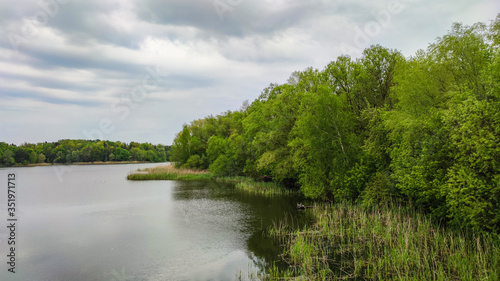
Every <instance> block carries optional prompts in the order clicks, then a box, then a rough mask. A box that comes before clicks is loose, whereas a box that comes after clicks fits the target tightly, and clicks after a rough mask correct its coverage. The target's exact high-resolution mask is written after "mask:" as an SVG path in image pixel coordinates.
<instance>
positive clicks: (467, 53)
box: [4, 15, 500, 232]
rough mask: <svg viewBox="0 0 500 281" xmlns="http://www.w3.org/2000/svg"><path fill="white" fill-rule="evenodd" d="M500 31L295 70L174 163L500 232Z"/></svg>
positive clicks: (206, 121) (186, 136) (183, 140)
mask: <svg viewBox="0 0 500 281" xmlns="http://www.w3.org/2000/svg"><path fill="white" fill-rule="evenodd" d="M499 27H500V15H499V16H498V17H497V18H496V20H494V21H493V22H492V23H491V24H489V25H487V24H483V23H478V24H474V25H472V26H466V25H463V24H460V23H455V24H453V26H452V28H451V30H450V31H449V33H448V34H446V35H444V36H443V37H440V38H438V39H437V40H436V41H435V42H433V43H431V44H430V45H429V47H428V48H427V49H426V50H419V51H418V52H417V53H416V54H415V55H413V56H411V57H404V56H403V55H402V54H401V53H400V52H398V51H397V50H392V49H388V48H385V47H382V46H379V45H374V46H371V47H369V48H367V49H366V50H365V51H364V52H363V56H362V57H361V58H358V59H351V58H350V57H348V56H345V55H343V56H340V57H338V58H337V60H335V61H332V62H330V63H329V64H328V65H327V66H326V67H325V68H324V69H322V70H318V69H312V68H308V69H305V70H304V71H299V72H294V73H293V74H292V75H291V77H290V79H288V82H287V83H285V84H281V85H279V84H271V85H270V86H269V87H267V88H266V89H264V90H263V91H262V93H261V95H260V96H259V97H258V98H257V99H256V100H255V101H253V102H252V103H251V104H248V103H246V104H245V106H243V107H242V108H241V109H240V110H238V111H227V112H225V113H222V114H220V115H217V116H208V117H206V118H203V119H200V120H195V121H193V122H191V123H190V124H186V125H185V126H184V127H183V129H182V131H181V132H179V134H178V135H177V137H176V138H175V140H174V143H173V146H172V154H171V155H172V159H171V160H172V161H174V162H176V165H178V166H183V167H189V168H194V169H210V171H211V172H212V173H214V174H215V175H218V176H251V177H260V176H264V175H267V176H270V177H272V178H273V179H274V181H277V182H281V183H283V184H285V185H286V186H289V187H297V186H300V188H301V191H302V192H303V193H304V194H305V195H306V196H308V197H310V198H313V199H329V200H333V201H343V200H348V201H358V202H360V203H362V204H379V203H381V202H383V201H387V200H400V201H403V202H408V203H410V204H413V205H415V206H418V208H420V209H422V210H424V211H425V212H428V213H431V214H432V215H433V216H436V217H438V218H441V219H443V220H444V221H447V222H449V223H450V224H453V225H457V226H460V227H470V228H474V229H480V230H488V231H496V232H498V231H500V205H499V200H500V87H499V86H500V52H499V46H500V39H499V34H500V28H499ZM16 156H17V154H16ZM5 158H6V157H5V156H4V161H8V159H7V160H6V159H5ZM7 158H9V155H7Z"/></svg>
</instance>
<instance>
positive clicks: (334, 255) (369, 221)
mask: <svg viewBox="0 0 500 281" xmlns="http://www.w3.org/2000/svg"><path fill="white" fill-rule="evenodd" d="M307 212H312V213H313V215H314V217H315V223H314V224H313V225H311V226H309V227H305V228H303V229H301V230H293V229H292V228H291V227H289V226H288V225H287V224H286V222H280V223H275V225H274V226H273V227H272V228H271V229H270V230H269V235H271V236H273V237H275V238H276V239H277V240H278V241H279V242H280V243H281V244H282V245H283V246H284V253H283V259H284V260H286V261H287V262H288V263H289V264H290V268H289V269H287V270H280V269H278V268H276V267H272V268H271V269H270V272H269V274H268V276H267V278H266V279H268V280H499V276H500V238H499V236H498V235H496V234H475V233H464V232H460V231H452V230H449V229H448V230H447V229H444V228H443V227H440V226H437V225H435V224H433V223H432V222H431V220H430V219H429V218H428V217H425V216H423V215H421V214H419V213H418V212H415V211H411V210H410V209H408V208H404V207H400V206H390V205H389V206H382V207H379V208H373V209H370V208H365V207H361V206H358V205H352V204H346V203H342V204H335V205H315V206H314V208H312V209H310V210H307Z"/></svg>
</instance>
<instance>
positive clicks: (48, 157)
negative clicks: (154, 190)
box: [0, 140, 170, 167]
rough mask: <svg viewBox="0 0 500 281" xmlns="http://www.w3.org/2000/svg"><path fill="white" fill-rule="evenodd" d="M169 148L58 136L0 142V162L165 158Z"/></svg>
mask: <svg viewBox="0 0 500 281" xmlns="http://www.w3.org/2000/svg"><path fill="white" fill-rule="evenodd" d="M169 150H170V146H163V145H161V144H159V145H152V144H149V143H137V142H131V143H129V144H127V143H122V142H112V141H101V140H60V141H58V142H44V143H37V144H31V143H25V144H22V145H21V146H16V145H14V144H11V145H9V144H7V143H5V142H0V166H6V167H10V166H30V165H44V164H88V163H108V164H109V163H131V162H132V163H134V162H136V163H137V162H166V161H167V160H168V151H169Z"/></svg>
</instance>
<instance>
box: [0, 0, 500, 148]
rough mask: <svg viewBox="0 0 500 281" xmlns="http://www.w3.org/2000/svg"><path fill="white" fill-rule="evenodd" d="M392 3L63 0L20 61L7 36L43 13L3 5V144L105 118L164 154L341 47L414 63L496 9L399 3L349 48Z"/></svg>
mask: <svg viewBox="0 0 500 281" xmlns="http://www.w3.org/2000/svg"><path fill="white" fill-rule="evenodd" d="M391 1H393V0H387V1H383V0H378V1H362V0H356V1H327V0H313V1H307V2H304V1H299V0H295V1H293V0H292V1H284V0H283V1H282V0H279V1H275V0H274V1H272V0H263V1H257V2H256V1H246V0H243V1H241V4H238V5H234V7H233V9H232V10H231V11H228V12H227V13H226V14H224V20H223V21H221V20H220V18H219V16H218V15H217V12H216V10H215V9H214V7H213V5H212V2H211V1H206V0H190V1H186V0H170V1H163V0H145V1H138V0H120V1H119V0H113V1H105V2H103V1H97V0H88V1H70V2H69V3H68V4H66V5H61V6H60V7H59V8H60V9H59V11H58V13H57V14H55V15H54V16H50V17H49V18H48V21H47V23H45V24H41V25H37V28H36V31H37V32H36V34H34V35H33V36H31V37H30V38H27V40H24V41H23V43H22V44H21V45H20V48H19V52H15V51H14V50H13V49H12V47H11V42H10V41H9V39H8V37H7V36H6V35H7V34H17V35H19V36H25V34H24V33H23V27H24V26H23V25H24V24H25V22H26V19H29V17H31V16H33V15H34V14H35V13H37V12H38V11H40V10H41V8H40V6H39V5H38V4H37V2H38V1H36V0H20V1H17V2H16V5H13V4H10V3H7V2H2V3H0V22H1V23H2V24H1V26H2V27H1V31H2V34H3V37H0V85H1V86H0V99H1V100H2V104H1V105H0V119H1V120H2V122H1V123H0V131H2V132H4V133H3V134H2V139H0V141H7V142H16V143H22V142H24V141H31V142H36V141H45V140H48V141H53V140H57V139H59V138H83V137H84V135H82V130H91V129H93V128H95V127H96V126H98V124H99V121H100V120H102V119H103V118H109V119H111V120H112V121H113V122H114V124H115V125H116V129H115V131H114V132H113V133H110V134H108V135H107V136H105V138H109V139H113V140H121V141H132V140H135V141H150V142H153V143H164V144H170V143H171V141H172V139H173V137H174V136H175V134H176V133H177V131H178V130H180V128H181V126H182V124H183V123H185V122H190V121H191V120H193V119H196V118H201V117H204V116H206V115H208V114H218V113H220V112H223V111H226V110H227V109H232V110H235V109H238V108H239V107H240V105H241V103H242V101H243V100H246V99H249V100H253V99H255V98H257V97H258V95H259V94H260V91H261V90H262V89H263V88H265V87H266V86H268V85H269V84H270V83H273V82H278V83H284V82H285V81H286V79H287V78H288V77H289V76H290V74H291V73H292V72H293V71H296V70H303V69H305V68H306V67H309V66H313V67H316V68H323V67H324V66H325V65H327V64H328V63H329V62H330V61H331V60H334V59H335V58H336V57H337V56H339V55H341V54H342V53H343V52H344V51H345V48H342V46H343V45H345V44H348V45H351V46H355V47H361V49H362V48H365V47H368V46H369V45H370V44H382V45H384V46H386V47H389V48H396V49H399V50H401V51H403V53H404V54H405V55H411V54H413V53H414V52H415V51H416V50H417V49H419V48H425V47H426V46H427V45H428V43H430V42H432V41H433V40H434V39H435V38H436V37H437V36H441V35H444V34H445V33H446V31H447V30H449V28H450V26H451V23H452V22H453V21H463V22H465V23H466V24H472V23H474V22H477V21H483V22H486V21H489V20H491V19H494V18H495V16H496V13H497V12H498V10H499V9H498V8H499V4H498V3H497V1H493V0H483V1H475V2H471V1H466V0H460V1H452V0H444V1H438V2H436V1H431V0H401V3H402V4H403V5H404V8H403V9H402V10H401V11H400V12H399V13H395V14H391V17H390V20H388V22H387V24H386V26H383V27H382V28H380V30H379V32H377V34H376V35H374V36H369V40H368V41H366V40H365V41H366V42H364V44H362V46H357V45H356V36H357V35H356V32H357V30H359V29H361V30H365V28H366V27H367V25H369V24H370V23H374V22H375V23H376V22H377V16H376V14H379V13H383V12H384V11H385V10H387V9H388V5H389V4H390V2H391ZM232 3H236V2H232ZM357 55H359V53H358V54H357ZM157 66H158V67H159V69H160V70H161V71H162V72H164V71H166V72H168V73H169V76H167V77H161V78H162V79H161V82H162V83H161V84H160V85H159V86H158V87H154V88H153V89H149V90H148V92H147V98H146V99H145V100H144V101H142V102H138V103H137V107H135V108H130V114H129V115H128V116H127V118H126V120H122V119H121V118H120V114H117V113H116V112H113V111H112V110H111V107H112V105H113V104H115V103H116V102H117V101H122V105H123V98H124V97H130V93H131V92H132V91H133V90H134V89H135V87H136V86H140V85H142V81H143V79H144V78H145V76H147V75H148V71H147V70H146V67H150V68H156V67H157Z"/></svg>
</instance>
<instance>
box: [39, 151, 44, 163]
mask: <svg viewBox="0 0 500 281" xmlns="http://www.w3.org/2000/svg"><path fill="white" fill-rule="evenodd" d="M38 163H45V155H43V153H40V154H38Z"/></svg>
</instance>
